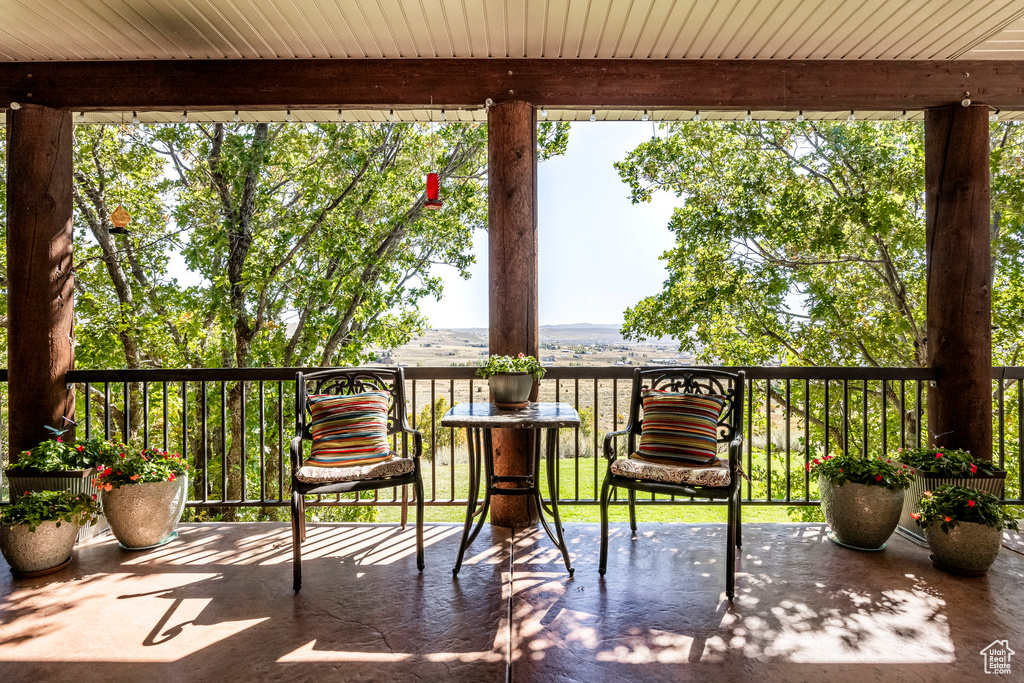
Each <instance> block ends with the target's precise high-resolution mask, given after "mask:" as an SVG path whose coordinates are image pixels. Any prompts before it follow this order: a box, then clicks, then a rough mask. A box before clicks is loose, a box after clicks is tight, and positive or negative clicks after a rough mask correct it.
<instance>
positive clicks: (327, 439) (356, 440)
mask: <svg viewBox="0 0 1024 683" xmlns="http://www.w3.org/2000/svg"><path fill="white" fill-rule="evenodd" d="M388 400H389V396H388V395H387V394H385V393H384V392H381V391H367V392H365V393H362V394H353V395H351V396H334V395H330V394H313V395H311V396H309V398H308V401H309V411H310V413H312V421H311V422H310V425H309V429H310V432H312V434H313V448H312V453H311V454H310V457H309V459H308V460H306V462H305V464H306V465H312V466H314V467H355V466H359V465H372V464H373V463H377V462H383V461H385V460H387V459H388V458H390V457H391V447H390V446H389V445H388Z"/></svg>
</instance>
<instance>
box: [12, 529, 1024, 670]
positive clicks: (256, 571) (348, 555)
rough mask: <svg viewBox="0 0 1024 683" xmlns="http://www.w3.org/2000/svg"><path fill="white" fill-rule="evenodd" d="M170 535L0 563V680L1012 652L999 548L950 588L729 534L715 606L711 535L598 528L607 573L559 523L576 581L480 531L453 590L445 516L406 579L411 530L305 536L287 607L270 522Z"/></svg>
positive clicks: (1023, 630) (592, 540) (1014, 638)
mask: <svg viewBox="0 0 1024 683" xmlns="http://www.w3.org/2000/svg"><path fill="white" fill-rule="evenodd" d="M180 531H181V536H180V538H179V539H178V540H177V541H175V542H174V543H172V544H170V545H168V546H165V547H163V548H160V549H156V550H152V551H148V552H142V553H129V552H127V551H123V550H120V549H119V548H118V547H117V545H116V544H115V543H114V542H113V541H112V540H109V539H102V540H99V541H96V542H93V543H92V544H90V545H88V546H85V547H82V548H79V549H77V550H76V551H75V555H76V561H75V562H74V563H73V565H72V566H71V568H69V569H67V570H64V571H63V572H61V573H58V574H54V575H52V576H50V577H45V578H39V579H14V578H12V576H11V574H10V573H9V572H8V571H7V569H6V566H5V565H3V564H2V562H0V680H2V681H5V682H7V681H44V680H47V681H48V680H53V681H65V680H67V681H72V680H73V681H119V682H128V681H146V682H147V683H148V682H149V681H243V680H244V681H273V680H287V681H304V680H310V681H312V680H317V681H320V680H341V681H406V680H424V681H444V682H445V683H455V682H456V681H474V682H476V681H505V680H512V681H545V682H546V681H585V682H586V683H596V682H597V681H663V680H664V681H670V680H671V681H689V680H694V681H697V680H713V681H748V680H749V681H754V680H756V681H815V682H818V683H820V682H821V681H827V682H828V683H836V682H839V681H857V683H864V682H865V681H960V680H963V681H968V680H975V679H977V678H979V677H983V676H984V673H983V672H984V668H983V662H982V657H981V655H980V652H981V650H982V649H983V648H984V647H985V646H987V645H988V644H989V643H991V642H992V641H994V640H1007V641H1008V644H1009V646H1010V648H1011V649H1015V650H1017V651H1020V652H1022V653H1024V650H1022V649H1021V648H1024V592H1022V591H1021V589H1020V586H1021V584H1022V579H1024V556H1022V555H1021V554H1019V553H1018V552H1015V551H1014V550H1011V549H1008V548H1007V549H1004V551H1003V552H1002V553H1001V555H1000V557H999V559H998V560H997V562H996V564H995V566H994V567H993V569H992V570H991V571H990V572H989V575H988V576H987V577H985V578H980V579H966V578H960V577H955V576H951V575H948V574H944V573H942V572H940V571H938V570H936V569H933V568H932V566H931V564H930V563H929V561H928V551H927V549H924V548H920V547H918V546H916V545H914V544H912V543H910V542H909V541H906V540H904V539H902V538H899V537H894V538H893V539H892V540H891V541H890V543H889V546H888V547H887V548H886V549H885V550H884V551H883V552H880V553H859V552H856V551H850V550H846V549H843V548H840V547H838V546H835V545H833V544H832V543H830V542H829V541H827V540H826V538H825V533H824V531H825V530H824V528H823V527H822V526H821V525H815V524H747V525H745V526H744V547H743V549H742V553H741V557H740V564H739V570H738V575H737V588H738V595H737V599H736V600H735V601H734V602H733V604H732V605H730V604H729V603H728V602H727V601H726V600H725V596H724V591H723V589H724V567H723V556H724V550H725V548H724V543H725V539H724V533H725V529H724V526H722V525H717V524H707V525H685V524H678V525H675V524H672V525H669V524H648V525H643V524H641V526H640V531H639V533H637V534H636V535H635V536H634V535H632V534H630V532H629V529H628V527H625V526H623V525H613V527H612V540H611V551H610V559H609V567H608V574H607V575H606V577H605V578H604V579H601V577H599V576H598V574H597V548H598V529H597V527H596V525H589V524H569V525H567V526H566V534H567V538H568V541H569V545H570V548H571V550H572V551H573V556H574V558H575V564H576V576H575V577H574V578H569V577H568V576H567V574H566V573H565V571H564V567H562V565H561V558H560V556H559V555H558V553H557V552H556V551H555V550H554V549H553V548H552V546H551V544H550V542H549V541H548V540H547V539H546V537H544V535H543V532H542V531H538V530H534V529H528V530H519V531H517V532H516V533H515V534H514V535H513V534H512V533H510V532H509V531H506V530H503V529H500V528H493V529H489V530H485V532H484V533H483V534H481V537H480V538H478V539H477V541H476V543H475V544H474V545H473V547H472V548H471V549H470V552H469V553H468V554H467V559H466V562H465V564H464V566H463V569H462V572H461V573H460V574H459V577H458V579H454V580H453V578H452V575H451V567H452V564H453V562H454V558H455V549H456V547H457V543H458V534H459V531H460V529H459V527H457V526H454V525H441V524H438V525H428V528H427V531H426V537H427V544H428V547H427V550H426V560H427V568H426V570H425V571H424V572H423V574H422V575H421V574H419V573H418V572H417V571H416V568H415V551H414V545H413V534H412V530H411V528H410V529H408V530H406V531H400V530H399V529H398V528H397V527H395V526H389V525H372V524H365V525H361V524H310V526H309V538H308V539H307V543H306V545H305V553H304V558H305V559H304V562H303V570H304V572H303V573H304V582H303V590H302V592H301V593H299V594H298V595H295V594H294V593H293V592H292V590H291V545H290V532H289V529H288V527H287V526H286V525H281V524H197V525H184V526H183V527H182V528H181V530H180ZM1008 540H1010V541H1011V545H1013V542H1017V545H1016V548H1017V550H1020V549H1021V548H1022V547H1024V546H1022V545H1021V544H1019V542H1018V539H1008ZM1021 657H1022V659H1024V654H1022V655H1021ZM1013 666H1014V669H1018V668H1019V672H1020V673H1019V674H1018V675H1019V676H1020V677H1019V678H1017V680H1024V661H1022V662H1021V663H1020V665H1019V667H1018V665H1017V663H1016V662H1014V663H1013ZM1014 673H1017V672H1016V671H1015V672H1014ZM1010 678H1012V677H1010Z"/></svg>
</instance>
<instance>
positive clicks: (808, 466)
mask: <svg viewBox="0 0 1024 683" xmlns="http://www.w3.org/2000/svg"><path fill="white" fill-rule="evenodd" d="M807 471H808V472H810V471H811V463H807Z"/></svg>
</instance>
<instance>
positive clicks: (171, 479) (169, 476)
mask: <svg viewBox="0 0 1024 683" xmlns="http://www.w3.org/2000/svg"><path fill="white" fill-rule="evenodd" d="M167 481H174V473H173V472H172V473H171V474H169V475H167Z"/></svg>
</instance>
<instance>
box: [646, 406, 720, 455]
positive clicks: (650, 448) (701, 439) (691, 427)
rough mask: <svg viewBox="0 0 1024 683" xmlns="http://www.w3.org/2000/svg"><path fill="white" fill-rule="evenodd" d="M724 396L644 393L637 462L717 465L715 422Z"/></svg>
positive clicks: (716, 428)
mask: <svg viewBox="0 0 1024 683" xmlns="http://www.w3.org/2000/svg"><path fill="white" fill-rule="evenodd" d="M726 401H727V399H726V397H725V396H716V395H706V394H677V393H671V392H667V391H658V390H650V389H648V390H646V391H644V395H643V407H644V419H643V430H642V431H641V433H640V448H639V449H637V455H638V457H640V458H647V459H651V460H658V461H665V462H680V463H695V464H698V465H706V464H711V463H714V462H717V461H718V420H719V419H720V417H721V415H722V408H723V407H724V406H725V404H726Z"/></svg>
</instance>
